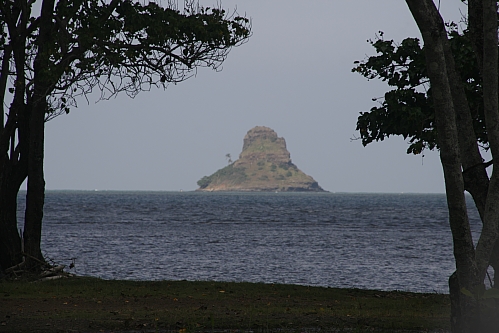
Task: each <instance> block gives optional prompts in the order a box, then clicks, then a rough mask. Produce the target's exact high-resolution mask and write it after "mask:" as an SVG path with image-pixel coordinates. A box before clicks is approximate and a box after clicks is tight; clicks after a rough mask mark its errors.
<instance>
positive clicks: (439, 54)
mask: <svg viewBox="0 0 499 333" xmlns="http://www.w3.org/2000/svg"><path fill="white" fill-rule="evenodd" d="M406 2H407V4H408V6H409V9H410V10H411V13H412V15H413V17H414V19H415V21H416V23H417V25H418V27H419V30H420V31H421V34H422V36H423V40H424V45H425V56H426V67H427V70H428V76H429V78H430V83H431V89H432V95H433V103H434V106H435V107H434V108H435V119H436V128H437V132H438V144H439V147H440V160H441V163H442V167H443V171H444V179H445V190H446V195H447V206H448V209H449V221H450V226H451V231H452V238H453V243H454V257H455V259H456V277H455V278H452V279H451V280H450V281H449V285H450V293H452V295H451V300H452V301H453V302H454V303H455V302H458V303H459V308H457V309H456V308H455V309H454V313H453V320H452V322H451V323H452V326H453V328H454V329H458V332H462V333H472V332H477V329H478V331H480V329H479V327H480V320H479V309H478V304H477V302H476V300H475V299H473V298H471V297H467V296H465V295H461V294H459V293H460V289H461V288H466V289H467V290H469V291H474V290H475V288H476V286H478V285H479V284H480V283H479V282H478V279H477V278H478V272H477V267H476V262H475V250H474V246H473V240H472V237H471V230H470V226H469V222H468V215H467V209H466V201H465V197H464V180H463V175H462V172H461V156H460V151H459V147H460V144H459V139H458V130H457V125H456V111H455V109H454V103H453V96H452V88H451V85H450V82H449V74H448V71H447V66H448V64H447V62H446V46H445V45H446V41H447V32H446V30H445V26H444V23H443V20H442V18H441V16H440V14H439V13H438V10H437V8H436V7H435V4H434V3H433V1H431V0H423V1H418V0H406ZM448 52H449V51H448V50H447V57H448V56H449V54H448ZM456 281H457V283H456ZM456 310H459V311H456Z"/></svg>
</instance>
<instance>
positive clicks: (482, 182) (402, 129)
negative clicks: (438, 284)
mask: <svg viewBox="0 0 499 333" xmlns="http://www.w3.org/2000/svg"><path fill="white" fill-rule="evenodd" d="M406 2H407V4H408V6H409V9H410V11H411V13H412V15H413V17H414V19H415V21H416V23H417V25H418V27H419V30H420V31H421V35H422V37H423V41H424V47H423V48H421V47H420V45H419V41H418V40H417V39H414V38H407V39H405V40H404V41H403V42H402V43H401V44H400V45H398V46H396V45H394V43H393V41H385V40H383V38H382V37H383V36H382V34H381V35H380V38H379V39H378V40H376V41H375V42H373V46H374V47H375V48H376V50H377V52H378V56H373V57H369V58H368V59H367V60H366V61H363V62H358V65H357V66H356V67H355V68H354V71H358V72H360V73H361V74H362V75H364V76H366V77H367V78H368V79H373V78H381V79H383V80H386V81H387V82H388V84H389V85H390V86H392V87H394V89H393V90H391V91H389V92H387V93H386V94H385V98H384V99H383V100H382V102H381V104H380V106H377V107H374V108H372V109H371V111H370V112H362V113H361V115H360V116H359V118H358V122H357V129H358V130H359V131H360V135H361V139H362V142H363V144H364V145H367V144H369V143H371V142H373V141H379V140H384V138H386V137H388V136H390V135H402V136H403V137H404V138H410V145H409V149H408V152H412V153H415V154H419V153H421V152H422V151H423V149H425V148H429V149H433V148H438V149H439V151H440V159H441V162H442V167H443V171H444V178H445V188H446V194H447V203H448V209H449V221H450V227H451V231H452V237H453V243H454V257H455V260H456V272H455V273H454V274H453V275H452V276H451V277H450V279H449V290H450V295H451V309H452V314H451V325H452V331H453V332H463V333H464V332H465V333H470V332H492V331H494V330H497V327H498V326H497V325H498V322H497V320H498V319H497V318H498V315H499V311H498V308H497V306H496V305H495V304H494V302H491V303H489V304H486V302H485V301H486V300H487V299H489V298H491V299H492V300H493V298H496V297H497V295H498V294H499V291H498V289H497V288H498V287H499V285H498V283H497V282H498V281H499V245H498V242H497V239H498V226H499V173H498V170H499V164H498V163H499V110H498V75H499V73H498V67H497V64H498V40H497V2H496V0H484V1H481V0H469V1H467V5H468V19H467V23H468V25H467V27H466V29H465V30H464V31H463V32H462V33H460V32H459V29H458V26H457V25H455V24H447V25H445V24H444V21H443V19H442V17H441V15H440V13H439V11H438V9H437V8H436V6H435V4H434V2H433V1H431V0H406ZM480 147H483V148H484V149H489V150H490V152H491V154H492V157H493V160H492V161H491V162H487V163H486V162H484V160H483V158H482V155H481V151H480ZM490 165H493V171H492V173H491V176H490V178H489V176H488V175H487V172H486V168H487V167H488V166H490ZM465 190H466V191H468V192H469V193H470V194H471V195H472V196H473V199H474V202H475V205H476V207H477V209H478V211H479V214H480V217H481V219H482V222H483V228H482V232H481V234H480V238H479V240H478V242H477V243H476V244H474V243H473V240H472V237H471V231H470V225H469V221H468V215H467V209H466V201H465V196H464V191H465ZM489 265H490V266H492V267H493V268H494V270H495V281H496V283H495V285H494V288H492V289H490V290H487V291H486V288H485V285H484V279H485V276H486V273H487V268H488V267H489Z"/></svg>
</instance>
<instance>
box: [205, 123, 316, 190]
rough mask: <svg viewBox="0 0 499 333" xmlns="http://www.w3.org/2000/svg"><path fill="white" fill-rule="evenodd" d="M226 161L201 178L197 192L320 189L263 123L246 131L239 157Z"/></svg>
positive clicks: (284, 145) (283, 142)
mask: <svg viewBox="0 0 499 333" xmlns="http://www.w3.org/2000/svg"><path fill="white" fill-rule="evenodd" d="M229 163H230V164H229V165H227V166H226V167H225V168H223V169H220V170H218V171H217V172H215V173H214V174H212V175H211V176H205V177H203V178H201V179H200V180H199V181H198V182H197V184H198V185H199V188H198V189H197V191H210V192H211V191H261V192H271V191H272V192H274V191H279V192H304V191H308V192H323V191H324V190H323V189H322V188H321V187H320V186H319V184H318V183H317V182H316V181H315V180H314V179H313V178H312V177H310V176H308V175H306V174H305V173H303V172H302V171H301V170H300V169H298V168H297V167H296V165H294V164H293V163H292V162H291V157H290V154H289V151H288V150H287V148H286V141H285V140H284V138H280V137H278V136H277V133H276V132H274V130H272V129H271V128H268V127H265V126H257V127H254V128H252V129H251V130H249V131H248V133H247V134H246V136H245V137H244V144H243V150H242V152H241V154H239V159H238V160H237V161H235V162H232V161H230V160H229Z"/></svg>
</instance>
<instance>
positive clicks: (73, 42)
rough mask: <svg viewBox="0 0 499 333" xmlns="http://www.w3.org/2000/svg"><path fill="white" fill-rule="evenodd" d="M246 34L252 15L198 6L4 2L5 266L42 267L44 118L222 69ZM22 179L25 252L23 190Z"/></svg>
mask: <svg viewBox="0 0 499 333" xmlns="http://www.w3.org/2000/svg"><path fill="white" fill-rule="evenodd" d="M250 34H251V24H250V21H249V20H248V19H247V18H245V17H241V16H238V15H237V13H235V12H233V13H232V14H228V13H227V12H226V11H225V10H223V9H222V8H219V7H214V8H209V7H206V8H204V7H201V6H199V4H198V3H196V2H194V1H193V0H186V1H185V3H184V6H183V9H182V10H180V9H179V6H178V5H177V4H176V3H175V2H173V1H169V2H168V5H167V6H162V5H161V2H159V3H156V2H154V1H149V2H147V3H145V2H144V3H140V2H137V1H132V0H109V1H102V0H71V1H69V0H58V1H56V0H8V1H0V96H1V99H2V104H1V106H0V108H1V109H0V120H1V121H0V230H2V233H0V268H3V269H5V268H7V267H9V266H12V265H14V264H17V263H19V262H21V261H22V260H23V258H24V257H26V258H27V259H28V262H29V261H31V259H33V260H35V261H33V262H40V261H43V256H42V255H41V250H40V238H41V225H42V219H43V204H44V191H45V180H44V176H43V157H44V148H43V147H44V133H45V132H44V131H45V128H44V123H45V122H46V121H47V120H50V119H52V118H54V117H56V116H58V115H60V114H64V113H69V111H70V109H71V108H72V107H76V106H77V102H78V101H79V100H81V99H83V100H85V99H87V100H88V98H90V95H91V93H92V92H99V95H98V97H97V99H108V98H110V97H113V96H116V95H117V94H119V93H125V94H127V95H128V96H130V97H134V96H136V95H137V94H138V93H139V92H141V91H148V90H150V89H152V88H154V87H163V88H166V86H167V85H168V84H169V83H174V84H175V83H178V82H181V81H183V80H185V79H187V78H189V77H191V76H193V75H195V74H196V71H197V69H198V68H200V67H211V68H213V69H215V70H217V69H219V68H220V66H221V64H222V63H223V61H224V60H225V59H226V57H227V55H228V53H229V51H230V50H231V48H232V47H234V46H238V45H240V44H242V43H244V42H245V41H246V40H247V39H248V38H249V36H250ZM92 96H95V95H92ZM25 180H27V199H26V212H25V221H24V231H23V238H22V242H23V245H24V252H25V253H24V254H21V249H22V246H21V237H20V235H19V234H18V231H17V215H16V214H17V194H18V192H19V188H20V186H21V184H22V183H23V182H24V181H25ZM28 266H29V265H28Z"/></svg>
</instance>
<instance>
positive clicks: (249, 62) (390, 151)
mask: <svg viewBox="0 0 499 333" xmlns="http://www.w3.org/2000/svg"><path fill="white" fill-rule="evenodd" d="M200 3H201V5H204V6H211V5H213V1H208V0H202V1H200ZM221 5H222V7H224V8H227V9H229V10H230V9H233V8H236V7H237V10H238V12H239V14H245V13H246V15H247V17H249V18H251V20H252V27H253V36H252V37H251V38H250V39H249V41H248V43H246V44H244V45H242V46H240V47H237V48H234V49H232V51H231V52H230V53H229V55H228V58H227V60H226V62H225V63H224V65H223V70H222V71H220V72H215V71H213V70H211V69H206V68H200V69H199V70H198V72H197V75H196V77H193V78H191V79H189V80H187V81H185V82H181V83H179V84H178V85H169V86H168V88H167V89H166V90H165V91H163V90H161V89H157V90H153V91H150V92H143V93H141V94H139V96H137V97H136V98H135V99H130V98H127V97H126V96H125V95H120V96H118V97H117V98H115V99H111V100H109V101H101V102H99V103H95V99H92V98H90V99H89V103H88V104H87V102H86V101H84V100H81V101H79V107H78V108H77V109H72V110H71V112H70V114H69V115H63V116H60V117H57V118H56V119H54V120H52V121H49V122H48V123H47V124H46V139H45V178H46V188H47V190H55V189H60V190H93V189H99V190H118V191H119V190H131V191H136V190H145V191H179V190H181V189H182V190H184V191H192V190H195V189H196V188H197V184H196V182H197V181H198V180H199V179H201V178H202V177H203V176H206V175H210V174H212V173H214V172H215V171H216V170H218V169H220V168H222V167H224V166H225V165H226V164H227V161H226V158H225V155H226V154H227V153H230V154H231V155H232V156H233V160H235V157H238V156H239V153H240V152H241V150H242V145H243V138H244V136H245V135H246V133H247V131H248V130H250V129H251V128H253V127H254V126H267V127H270V128H272V129H273V130H274V131H275V132H276V133H277V135H278V136H279V137H283V138H284V139H285V140H286V144H287V148H288V151H289V152H290V154H291V159H292V161H293V163H295V164H296V165H297V167H298V168H299V169H300V170H302V171H303V172H305V173H306V174H307V175H310V176H312V177H313V178H314V179H315V180H316V181H317V182H318V183H319V185H320V186H321V187H322V188H324V189H325V190H327V191H330V192H345V193H443V192H444V190H445V189H444V183H443V174H442V168H441V165H440V161H439V157H438V153H437V152H429V151H428V152H424V157H423V156H422V155H417V156H414V155H407V154H406V149H407V146H408V144H407V142H406V141H405V140H403V139H402V138H401V137H393V138H392V137H390V138H388V139H386V140H385V141H384V142H381V143H372V144H370V145H368V146H367V147H363V146H362V144H361V142H360V140H352V138H355V137H356V136H358V133H357V132H356V131H355V127H356V120H357V116H358V114H359V112H361V111H368V110H369V109H370V108H371V107H373V106H374V105H375V102H373V101H372V98H375V97H380V96H383V94H384V93H385V92H386V91H387V90H388V86H387V85H386V84H385V83H384V82H381V81H379V80H372V81H367V80H366V79H365V78H363V77H362V76H360V75H359V74H356V73H352V72H351V69H352V67H353V65H354V64H353V62H354V61H356V60H363V59H365V57H366V56H369V55H374V49H373V48H372V47H371V46H370V44H369V43H367V42H366V41H367V40H368V39H374V38H375V36H376V33H377V32H378V31H384V33H385V35H384V36H385V39H393V40H394V41H397V42H399V41H401V40H402V39H403V38H406V37H419V35H420V34H419V32H418V29H417V27H416V24H415V23H414V20H413V19H412V17H411V15H410V12H409V9H408V8H407V6H406V4H405V2H401V1H395V0H382V1H376V2H373V1H368V0H353V1H348V2H331V1H324V0H321V1H315V2H313V3H307V4H304V3H303V2H301V1H300V2H298V1H283V0H276V1H272V2H267V1H266V2H264V1H261V0H255V1H251V2H243V1H237V0H230V1H223V2H222V4H221ZM440 7H441V10H442V12H443V14H444V18H445V19H446V20H450V19H453V20H459V17H460V15H461V13H460V12H459V7H458V4H455V2H451V1H450V0H442V1H440ZM91 97H92V96H91Z"/></svg>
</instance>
